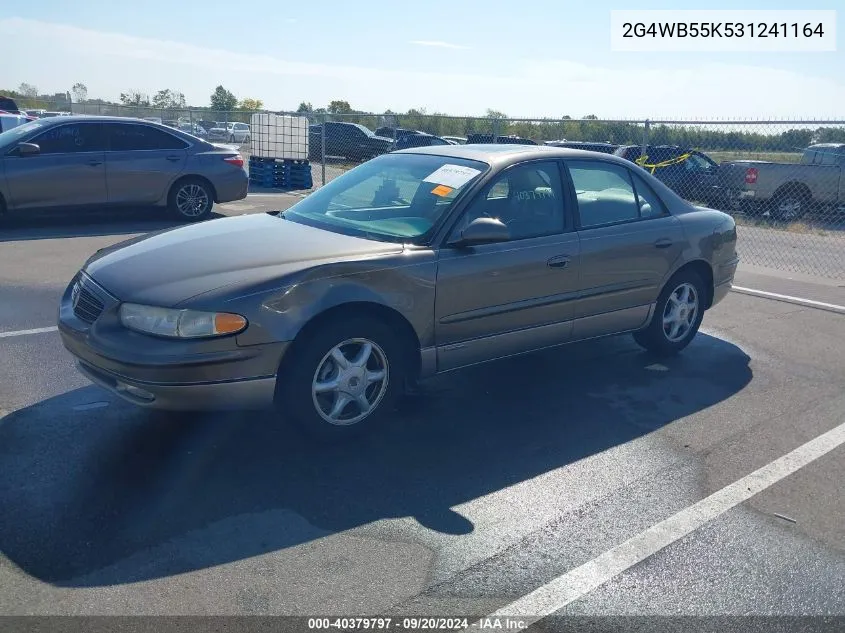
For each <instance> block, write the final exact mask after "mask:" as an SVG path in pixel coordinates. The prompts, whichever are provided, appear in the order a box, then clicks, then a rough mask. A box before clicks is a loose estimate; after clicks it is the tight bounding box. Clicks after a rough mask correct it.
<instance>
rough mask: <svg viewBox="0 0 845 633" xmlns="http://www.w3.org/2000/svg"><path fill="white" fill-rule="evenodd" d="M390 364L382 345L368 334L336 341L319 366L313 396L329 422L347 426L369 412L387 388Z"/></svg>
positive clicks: (313, 383)
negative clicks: (367, 335) (362, 336)
mask: <svg viewBox="0 0 845 633" xmlns="http://www.w3.org/2000/svg"><path fill="white" fill-rule="evenodd" d="M388 379H389V365H388V361H387V355H386V354H385V353H384V350H382V348H381V347H379V346H378V345H377V344H376V343H374V342H373V341H370V340H368V339H365V338H353V339H347V340H345V341H343V342H342V343H338V344H337V345H335V346H334V347H333V348H332V349H331V350H330V351H329V352H328V353H327V354H326V355H325V356H323V358H322V360H321V361H320V363H319V364H318V366H317V371H316V372H315V373H314V378H313V380H312V381H311V398H312V401H313V403H314V407H315V408H316V410H317V413H318V414H319V416H320V417H321V418H322V419H323V420H325V421H326V422H328V423H329V424H333V425H339V426H348V425H352V424H356V423H358V422H360V421H361V420H363V419H364V418H366V417H367V416H369V415H370V414H371V413H372V412H373V411H375V409H376V408H377V407H378V405H379V404H380V403H381V400H382V398H383V397H384V394H385V393H386V392H387V385H388Z"/></svg>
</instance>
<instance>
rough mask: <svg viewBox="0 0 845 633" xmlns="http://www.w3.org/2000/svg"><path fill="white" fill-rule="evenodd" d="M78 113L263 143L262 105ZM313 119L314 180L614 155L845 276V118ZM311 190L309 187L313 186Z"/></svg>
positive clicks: (760, 247) (788, 255)
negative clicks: (400, 168)
mask: <svg viewBox="0 0 845 633" xmlns="http://www.w3.org/2000/svg"><path fill="white" fill-rule="evenodd" d="M71 109H72V111H73V113H74V114H94V115H111V116H130V117H138V118H146V119H149V120H155V121H157V122H161V123H163V124H165V125H170V126H172V127H174V128H178V129H181V130H183V131H186V132H189V133H191V134H195V135H197V136H199V137H201V138H205V139H207V140H209V141H213V142H221V143H227V144H232V145H237V146H238V147H239V148H240V150H241V152H242V153H243V154H244V157H245V158H246V159H247V160H248V159H249V156H250V155H251V154H254V153H255V154H256V155H258V154H260V152H257V153H256V152H255V151H254V148H255V147H257V144H256V143H255V142H254V140H253V138H254V135H253V133H252V130H251V127H250V123H251V120H252V115H253V114H254V113H253V112H247V111H232V112H220V111H212V110H197V109H184V110H178V109H175V110H159V109H155V108H152V107H146V106H137V107H136V106H122V105H111V104H102V105H100V104H88V103H86V104H73V105H72V108H71ZM276 114H280V115H289V116H294V117H302V116H304V117H306V118H307V155H308V162H309V163H310V168H311V176H312V177H311V178H310V179H308V180H307V182H308V183H309V184H310V185H311V187H309V189H310V188H316V187H320V186H322V185H324V184H325V183H327V182H329V181H331V180H332V179H333V178H336V177H337V176H339V175H341V174H343V173H344V172H345V171H347V170H349V169H351V168H352V167H354V166H356V165H358V164H360V163H361V162H363V161H366V160H369V159H371V158H374V157H375V156H378V155H380V154H383V153H386V152H389V151H392V150H394V149H402V148H409V147H420V146H429V145H444V144H464V143H470V144H472V143H529V144H537V145H552V146H558V147H570V148H580V149H586V150H591V151H598V152H604V153H608V154H616V155H618V156H621V157H622V158H624V159H626V160H628V161H630V162H631V163H632V164H635V165H638V166H639V167H640V168H642V169H645V170H647V171H649V172H651V173H653V174H654V176H655V177H657V178H658V179H660V180H661V181H663V182H664V183H665V184H666V185H667V186H669V187H670V188H671V189H673V190H674V191H675V192H676V193H678V194H679V195H681V196H682V197H683V198H685V199H686V200H689V201H691V202H694V203H695V204H698V205H701V206H709V207H712V208H718V209H721V210H723V211H726V212H728V213H731V214H732V215H733V216H734V217H735V218H736V220H737V224H738V225H739V229H738V231H739V233H740V239H741V246H740V248H741V251H742V252H741V254H742V258H743V262H744V263H745V264H751V265H757V266H763V267H770V268H777V269H780V270H785V271H791V272H798V273H805V274H810V275H821V276H825V277H829V278H834V279H845V178H843V171H845V120H834V121H829V120H825V121H814V120H794V121H730V120H725V121H718V120H712V121H692V120H673V121H669V120H665V121H650V120H602V119H593V118H588V119H557V120H553V119H513V118H490V117H454V116H444V115H427V114H425V113H417V112H414V111H411V112H410V113H408V114H396V113H392V112H388V113H385V114H361V113H347V114H337V113H304V114H303V113H293V112H279V113H276ZM306 191H307V190H306Z"/></svg>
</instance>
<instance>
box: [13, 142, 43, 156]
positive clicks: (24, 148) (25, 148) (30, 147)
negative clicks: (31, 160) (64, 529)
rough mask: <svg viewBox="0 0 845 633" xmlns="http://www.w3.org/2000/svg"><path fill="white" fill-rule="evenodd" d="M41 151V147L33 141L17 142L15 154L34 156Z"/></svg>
mask: <svg viewBox="0 0 845 633" xmlns="http://www.w3.org/2000/svg"><path fill="white" fill-rule="evenodd" d="M40 153H41V148H40V147H39V146H38V145H36V144H35V143H18V146H17V155H18V156H20V157H24V156H36V155H37V154H40Z"/></svg>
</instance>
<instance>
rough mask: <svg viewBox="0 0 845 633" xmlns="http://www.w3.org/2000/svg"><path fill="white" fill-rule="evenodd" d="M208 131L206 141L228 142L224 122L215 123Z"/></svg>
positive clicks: (227, 130)
mask: <svg viewBox="0 0 845 633" xmlns="http://www.w3.org/2000/svg"><path fill="white" fill-rule="evenodd" d="M207 129H208V140H209V141H228V140H229V129H228V127H227V123H226V122H225V121H215V122H214V124H213V125H212V126H211V127H210V128H207Z"/></svg>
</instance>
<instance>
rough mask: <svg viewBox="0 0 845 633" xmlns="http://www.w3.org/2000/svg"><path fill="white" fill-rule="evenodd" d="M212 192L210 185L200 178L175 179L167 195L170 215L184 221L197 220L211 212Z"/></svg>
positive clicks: (204, 217) (212, 204)
mask: <svg viewBox="0 0 845 633" xmlns="http://www.w3.org/2000/svg"><path fill="white" fill-rule="evenodd" d="M213 206H214V194H213V192H212V191H211V186H210V185H209V184H208V183H207V182H206V181H205V180H202V179H201V178H185V179H183V180H179V181H177V182H176V183H175V184H174V185H173V187H172V188H171V189H170V194H169V195H168V196H167V208H168V210H169V211H170V213H171V215H172V216H173V217H175V218H177V219H179V220H182V221H185V222H199V221H200V220H205V219H206V218H208V216H209V215H210V214H211V208H212V207H213Z"/></svg>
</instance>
